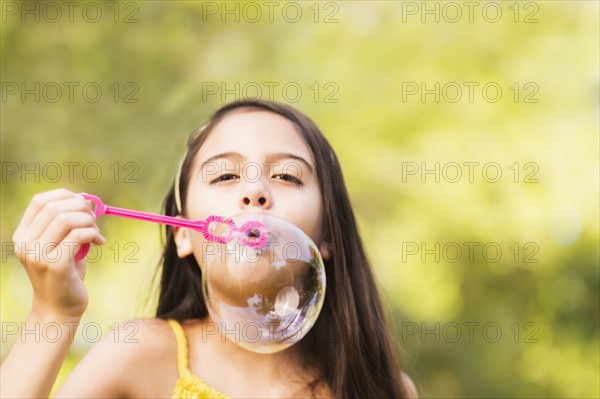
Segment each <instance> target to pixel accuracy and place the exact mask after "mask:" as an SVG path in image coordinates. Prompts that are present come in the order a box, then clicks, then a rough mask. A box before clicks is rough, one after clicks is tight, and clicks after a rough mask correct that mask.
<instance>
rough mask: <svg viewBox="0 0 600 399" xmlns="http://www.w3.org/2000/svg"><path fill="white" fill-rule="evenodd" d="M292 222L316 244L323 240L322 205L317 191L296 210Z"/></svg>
mask: <svg viewBox="0 0 600 399" xmlns="http://www.w3.org/2000/svg"><path fill="white" fill-rule="evenodd" d="M309 204H310V205H309ZM293 220H294V221H295V224H296V225H297V226H298V227H300V229H302V231H304V232H305V233H306V234H307V235H308V236H309V237H310V238H311V239H312V240H313V241H314V242H315V243H316V244H319V243H320V242H321V240H322V238H323V205H322V204H321V196H320V193H319V192H318V191H317V192H316V193H313V195H312V198H311V199H310V200H309V201H307V202H306V204H305V205H303V206H299V207H298V208H297V213H296V214H295V217H294V219H293Z"/></svg>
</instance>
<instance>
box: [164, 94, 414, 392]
mask: <svg viewBox="0 0 600 399" xmlns="http://www.w3.org/2000/svg"><path fill="white" fill-rule="evenodd" d="M241 109H248V110H262V111H268V112H273V113H275V114H278V115H281V116H283V117H284V118H286V119H288V120H289V121H291V122H292V124H293V125H294V126H295V127H296V130H297V131H298V133H299V134H300V135H301V136H302V137H303V138H304V140H305V142H306V143H307V145H308V146H309V148H310V149H311V151H312V152H313V154H314V157H315V162H316V165H315V169H316V170H317V171H318V172H317V174H318V181H319V187H320V190H321V198H322V202H323V210H324V217H323V229H324V230H323V237H324V240H325V241H326V242H328V243H329V244H330V247H331V259H330V260H328V261H325V272H326V275H327V294H326V295H325V302H324V305H323V309H322V311H321V314H320V316H319V319H318V320H317V322H316V323H315V325H314V326H313V328H312V329H311V330H310V332H308V333H307V334H306V336H305V337H304V338H303V339H302V340H301V341H300V342H298V343H297V344H296V347H297V349H298V351H299V353H301V354H302V357H303V360H304V362H306V363H307V364H310V365H311V366H312V367H315V368H316V370H317V371H318V375H319V378H318V379H317V380H316V381H314V382H313V383H312V384H311V386H312V387H316V386H318V385H319V384H320V383H326V384H327V385H328V387H329V388H330V389H331V390H332V392H333V395H334V397H336V398H374V399H380V398H406V397H410V394H409V389H408V387H407V386H406V382H405V380H404V379H403V378H402V373H401V369H400V366H399V364H398V359H397V348H396V347H395V345H394V340H393V338H392V335H391V332H390V330H389V326H388V323H387V321H386V317H385V313H384V310H383V306H382V302H381V298H380V295H379V293H378V290H377V287H376V285H375V280H374V277H373V274H372V271H371V267H370V265H369V262H368V260H367V257H366V254H365V251H364V248H363V244H362V241H361V239H360V236H359V234H358V229H357V226H356V221H355V218H354V213H353V211H352V207H351V205H350V198H349V196H348V192H347V190H346V186H345V184H344V180H343V177H342V172H341V169H340V165H339V162H338V160H337V157H336V155H335V153H334V151H333V149H332V148H331V146H330V144H329V143H328V142H327V140H326V139H325V137H324V136H323V134H322V133H321V131H320V130H319V128H318V127H317V126H316V125H315V124H314V122H313V121H312V120H311V119H310V118H308V117H307V116H306V115H304V114H302V113H301V112H299V111H297V110H295V109H294V108H292V107H290V106H288V105H284V104H280V103H275V102H270V101H265V100H238V101H235V102H232V103H229V104H226V105H224V106H223V107H222V108H220V109H219V110H218V111H216V112H215V113H214V114H213V116H212V117H211V118H210V119H209V121H208V123H207V124H206V125H204V126H203V127H202V128H200V129H198V130H197V131H195V132H194V133H192V135H191V136H190V139H189V141H188V152H187V154H186V157H185V159H184V160H183V163H182V165H181V169H180V174H179V176H178V177H179V181H178V182H177V184H173V186H172V187H171V189H170V190H169V192H168V194H167V197H166V198H165V202H164V212H165V214H166V215H171V216H174V215H177V214H178V210H177V207H178V206H177V204H176V202H177V201H176V197H175V187H176V186H178V189H179V190H180V192H179V195H180V199H181V204H180V205H181V209H182V210H183V212H184V214H185V205H186V204H185V198H186V193H187V189H188V181H189V175H190V170H191V166H192V163H193V160H194V156H195V155H196V153H197V152H198V150H199V149H200V147H201V146H202V144H203V143H204V141H205V140H206V137H207V136H208V134H209V133H210V132H211V130H212V128H213V127H214V126H216V124H217V123H219V121H221V120H222V119H223V118H224V117H225V116H226V115H227V114H228V113H230V112H232V111H234V110H241ZM165 233H166V241H165V246H164V251H163V254H162V260H161V265H162V275H161V281H160V296H159V300H158V308H157V310H156V316H157V317H158V318H163V319H168V318H174V319H178V320H185V319H191V318H204V317H206V316H208V310H207V308H206V304H205V301H204V296H203V294H202V273H201V270H200V267H199V265H198V263H197V262H196V259H195V258H194V257H193V256H192V255H190V256H187V257H186V258H183V259H180V258H179V257H178V256H177V250H176V245H175V241H174V239H173V230H172V228H171V227H169V226H167V227H166V230H165Z"/></svg>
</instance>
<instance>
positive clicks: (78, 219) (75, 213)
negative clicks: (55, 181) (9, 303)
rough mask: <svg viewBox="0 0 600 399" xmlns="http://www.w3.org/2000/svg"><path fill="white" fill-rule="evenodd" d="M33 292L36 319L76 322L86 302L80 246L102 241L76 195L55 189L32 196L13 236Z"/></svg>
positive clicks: (87, 206) (87, 209)
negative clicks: (78, 252) (77, 258)
mask: <svg viewBox="0 0 600 399" xmlns="http://www.w3.org/2000/svg"><path fill="white" fill-rule="evenodd" d="M13 241H14V242H15V244H16V254H17V256H18V257H19V259H20V261H21V263H22V264H23V267H24V268H25V271H26V272H27V275H28V276H29V280H30V281H31V285H32V287H33V308H32V313H35V314H37V315H38V316H39V317H42V318H51V319H57V318H58V319H77V320H79V318H81V315H82V314H83V312H84V311H85V309H86V307H87V303H88V293H87V288H86V287H85V285H84V284H83V279H84V277H85V269H86V262H85V259H82V260H79V261H75V254H76V253H77V251H78V250H79V248H80V247H81V245H82V244H87V243H94V244H97V245H102V244H104V242H105V241H106V240H105V239H104V237H103V236H102V235H101V234H100V231H99V229H98V226H97V225H96V217H95V216H94V214H93V212H92V211H91V209H90V206H89V205H88V203H87V202H86V201H85V200H84V199H83V197H82V196H80V195H78V194H74V193H72V192H71V191H69V190H65V189H58V190H53V191H48V192H45V193H41V194H36V195H34V196H33V199H32V200H31V203H30V204H29V206H28V207H27V209H26V210H25V214H24V215H23V219H22V220H21V223H20V224H19V227H17V230H16V231H15V233H14V235H13Z"/></svg>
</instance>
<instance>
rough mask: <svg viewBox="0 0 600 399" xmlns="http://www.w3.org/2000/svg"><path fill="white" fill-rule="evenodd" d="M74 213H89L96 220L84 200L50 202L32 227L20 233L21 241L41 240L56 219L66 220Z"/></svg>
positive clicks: (32, 222) (32, 223)
mask: <svg viewBox="0 0 600 399" xmlns="http://www.w3.org/2000/svg"><path fill="white" fill-rule="evenodd" d="M74 212H81V213H87V214H89V215H90V217H91V218H92V220H93V219H94V218H95V217H94V216H92V212H91V210H89V206H88V204H87V203H86V202H85V200H84V199H83V198H69V199H63V200H57V201H52V202H48V203H47V204H46V205H44V207H43V208H42V209H41V210H40V211H39V213H38V214H37V215H36V216H35V217H34V219H33V220H32V221H31V223H30V225H29V226H28V227H27V228H26V229H25V230H22V231H21V232H20V233H19V234H20V236H21V240H33V239H39V238H40V237H41V236H42V235H43V234H44V232H45V231H46V230H47V229H48V227H49V226H50V224H51V223H52V222H53V220H54V219H56V218H58V217H60V218H65V217H67V216H66V215H68V214H70V213H74ZM65 234H66V233H65Z"/></svg>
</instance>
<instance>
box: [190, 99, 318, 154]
mask: <svg viewBox="0 0 600 399" xmlns="http://www.w3.org/2000/svg"><path fill="white" fill-rule="evenodd" d="M230 151H235V152H239V153H240V154H242V155H244V156H246V157H247V158H260V157H261V156H262V155H263V154H267V153H274V152H287V153H293V154H297V155H299V156H303V157H305V158H306V159H307V160H308V161H309V162H311V163H313V162H314V159H313V154H312V152H311V151H310V149H309V147H308V145H307V144H306V142H305V141H304V139H303V138H302V136H301V134H300V133H299V132H298V131H297V130H296V128H295V126H294V124H293V123H292V122H290V121H289V120H288V119H286V118H284V117H283V116H281V115H278V114H275V113H272V112H268V111H262V110H261V111H257V110H240V111H234V112H232V113H230V114H228V115H226V116H225V117H224V118H223V119H222V120H221V121H220V122H219V123H218V124H217V125H216V126H215V127H214V128H213V129H212V131H211V132H210V134H209V135H208V137H207V138H206V141H205V142H204V144H203V145H202V147H201V148H200V151H199V153H198V156H199V157H200V158H201V159H203V158H208V157H210V156H213V155H215V154H218V153H224V152H230Z"/></svg>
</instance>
